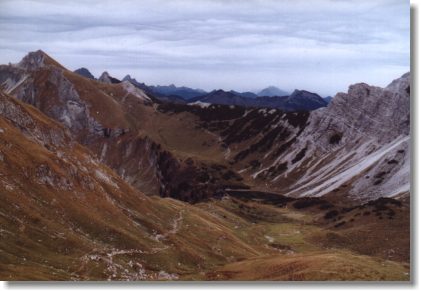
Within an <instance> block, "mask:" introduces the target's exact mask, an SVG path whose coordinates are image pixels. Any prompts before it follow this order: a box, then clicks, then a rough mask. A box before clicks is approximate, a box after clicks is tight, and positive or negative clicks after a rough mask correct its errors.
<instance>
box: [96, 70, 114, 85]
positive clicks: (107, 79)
mask: <svg viewBox="0 0 421 291" xmlns="http://www.w3.org/2000/svg"><path fill="white" fill-rule="evenodd" d="M98 81H100V82H102V83H105V84H112V83H113V82H112V81H111V78H110V75H109V74H108V72H103V73H102V74H101V76H100V77H99V79H98Z"/></svg>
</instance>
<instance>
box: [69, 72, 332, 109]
mask: <svg viewBox="0 0 421 291" xmlns="http://www.w3.org/2000/svg"><path fill="white" fill-rule="evenodd" d="M74 72H75V73H77V74H79V75H81V76H84V77H86V78H89V79H95V77H94V76H93V75H92V74H91V73H90V72H89V70H88V69H86V68H80V69H77V70H76V71H74ZM98 81H100V82H103V83H107V84H117V83H120V82H122V81H123V82H124V81H127V82H130V83H132V84H133V85H134V86H136V87H137V88H139V89H141V90H143V91H144V92H145V93H147V94H149V95H153V96H154V97H155V98H157V99H158V100H160V101H163V102H171V103H177V104H184V103H189V104H195V103H196V102H200V103H209V104H220V105H236V106H243V107H257V108H276V109H282V110H284V111H309V110H315V109H318V108H321V107H325V106H327V104H329V102H330V100H331V99H332V97H330V96H329V97H326V98H322V97H320V96H319V95H317V94H315V93H311V92H309V91H305V90H295V91H294V92H293V93H292V94H289V93H288V92H286V91H284V90H281V89H279V88H277V87H275V86H269V87H267V88H265V89H263V90H261V91H259V92H258V93H257V94H256V93H253V92H237V91H234V90H231V91H225V90H222V89H219V90H213V91H211V92H206V91H205V90H202V89H193V88H189V87H185V86H182V87H177V86H175V85H174V84H171V85H169V86H160V85H157V86H150V85H146V84H145V83H141V82H138V81H137V80H136V79H135V78H132V77H131V76H130V75H126V76H125V77H124V78H123V80H122V81H120V80H118V79H117V78H114V77H112V76H110V75H109V74H108V72H103V73H102V75H101V76H100V77H99V79H98Z"/></svg>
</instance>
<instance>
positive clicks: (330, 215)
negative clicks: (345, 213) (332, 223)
mask: <svg viewBox="0 0 421 291" xmlns="http://www.w3.org/2000/svg"><path fill="white" fill-rule="evenodd" d="M338 214H339V211H338V210H331V211H329V212H326V214H325V216H324V219H331V218H334V217H336V216H338Z"/></svg>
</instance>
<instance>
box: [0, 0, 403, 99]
mask: <svg viewBox="0 0 421 291" xmlns="http://www.w3.org/2000/svg"><path fill="white" fill-rule="evenodd" d="M88 2H89V4H87V3H88ZM409 23H410V17H409V0H370V1H367V0H311V1H310V0H302V1H301V0H277V1H272V0H260V1H259V0H249V1H246V0H242V1H241V0H240V1H236V0H225V1H222V0H220V1H218V0H216V1H215V0H213V1H207V0H195V1H193V0H175V1H168V0H165V1H164V0H156V1H153V0H149V1H146V0H140V1H129V0H127V1H124V0H118V1H107V0H99V1H96V0H94V1H70V0H67V1H43V0H0V63H8V62H12V63H15V62H18V61H19V60H20V59H21V58H22V57H23V56H24V55H25V54H26V53H27V52H29V51H34V50H37V49H42V50H44V51H45V52H47V53H48V54H49V55H50V56H52V57H53V58H55V59H56V60H57V61H59V62H60V63H62V64H63V65H64V66H66V67H67V68H68V69H71V70H74V69H77V68H79V67H82V66H84V67H87V68H88V69H89V70H91V72H92V73H93V74H94V75H95V76H98V75H99V74H100V73H101V72H102V71H105V70H107V71H108V72H109V73H110V74H111V75H113V76H115V77H118V78H122V77H124V76H125V75H126V74H130V75H131V76H132V77H135V78H136V79H137V80H138V81H141V82H146V83H147V84H151V85H154V84H161V85H167V84H171V83H174V84H176V85H186V86H191V87H196V88H203V89H206V90H210V89H218V88H223V89H234V90H240V91H247V90H252V91H255V90H258V89H261V88H263V87H267V86H268V85H275V86H277V87H279V88H281V89H284V90H293V89H295V88H299V89H307V90H310V91H314V92H317V93H319V94H321V95H334V94H336V93H337V92H338V91H346V90H347V88H348V85H350V84H352V83H356V82H366V83H369V84H373V85H378V86H385V85H386V84H388V83H389V82H390V81H391V80H392V79H394V78H397V77H399V76H400V75H402V74H403V73H405V72H407V71H409V64H410V60H409Z"/></svg>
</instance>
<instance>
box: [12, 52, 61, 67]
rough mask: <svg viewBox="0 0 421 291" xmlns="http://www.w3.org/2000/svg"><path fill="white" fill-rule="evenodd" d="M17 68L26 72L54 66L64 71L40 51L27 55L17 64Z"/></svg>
mask: <svg viewBox="0 0 421 291" xmlns="http://www.w3.org/2000/svg"><path fill="white" fill-rule="evenodd" d="M18 66H19V67H21V68H23V69H26V70H30V71H33V70H37V69H39V68H42V67H44V66H56V67H59V68H61V69H64V67H63V66H62V65H60V64H59V63H58V62H57V61H55V60H54V59H53V58H51V57H50V56H49V55H48V54H46V53H45V52H44V51H42V50H37V51H35V52H30V53H28V54H27V55H26V56H25V57H24V58H23V59H22V60H21V61H20V62H19V64H18Z"/></svg>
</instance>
